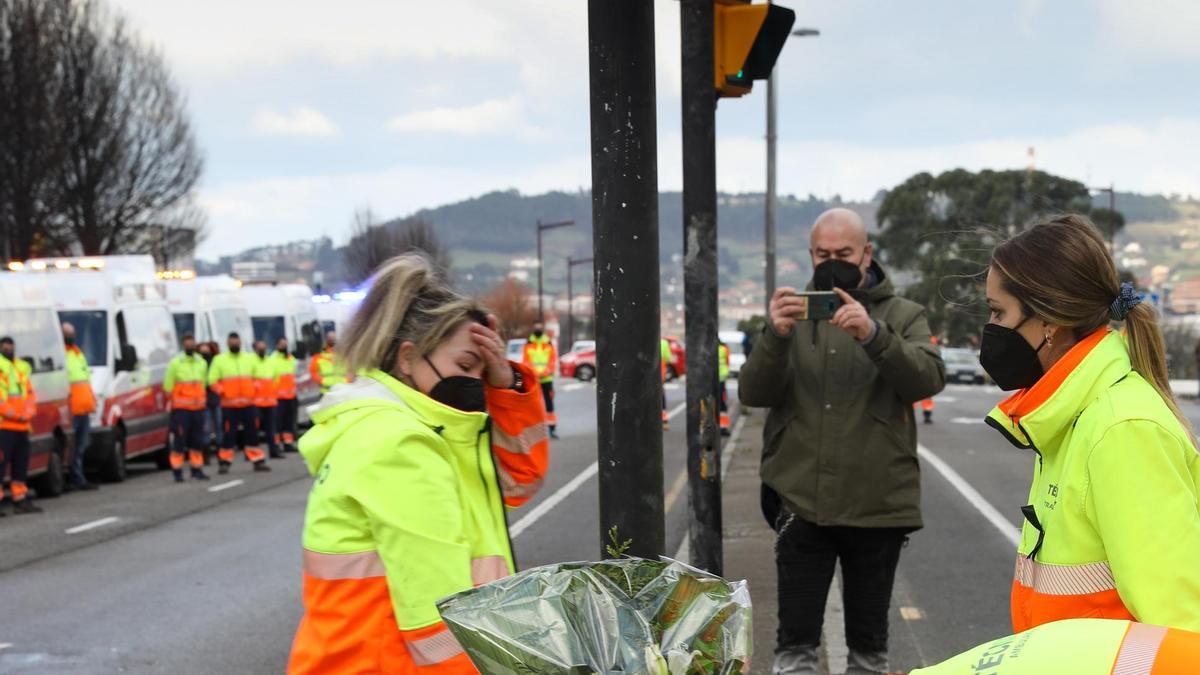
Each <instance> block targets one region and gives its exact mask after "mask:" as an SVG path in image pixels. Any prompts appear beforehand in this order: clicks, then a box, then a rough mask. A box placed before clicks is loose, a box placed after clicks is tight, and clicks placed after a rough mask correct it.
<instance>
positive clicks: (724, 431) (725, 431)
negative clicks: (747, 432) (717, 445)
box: [721, 427, 731, 437]
mask: <svg viewBox="0 0 1200 675" xmlns="http://www.w3.org/2000/svg"><path fill="white" fill-rule="evenodd" d="M730 435H731V434H730V433H729V427H721V436H723V437H729V436H730Z"/></svg>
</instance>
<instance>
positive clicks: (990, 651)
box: [909, 619, 1200, 675]
mask: <svg viewBox="0 0 1200 675" xmlns="http://www.w3.org/2000/svg"><path fill="white" fill-rule="evenodd" d="M1197 664H1200V633H1193V632H1191V631H1186V630H1180V629H1178V628H1166V627H1164V626H1152V625H1150V624H1145V623H1133V622H1131V621H1116V620H1112V619H1070V620H1067V621H1055V622H1054V623H1048V624H1045V625H1042V626H1038V627H1037V628H1033V629H1031V630H1028V631H1025V632H1023V633H1020V634H1017V635H1010V636H1008V637H1003V638H1000V639H998V640H992V641H991V642H989V643H987V644H983V645H980V646H978V647H975V648H974V649H969V650H967V651H965V652H963V653H962V654H959V655H958V656H955V657H954V658H951V659H949V660H947V661H943V662H942V663H940V664H938V665H936V666H930V667H928V668H918V669H917V670H914V671H912V672H911V673H909V675H1046V674H1047V673H1054V674H1056V675H1057V674H1062V675H1193V674H1194V673H1195V672H1196V670H1197Z"/></svg>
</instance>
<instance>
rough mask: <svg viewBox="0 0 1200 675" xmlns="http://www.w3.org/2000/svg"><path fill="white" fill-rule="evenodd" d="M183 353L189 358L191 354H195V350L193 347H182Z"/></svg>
mask: <svg viewBox="0 0 1200 675" xmlns="http://www.w3.org/2000/svg"><path fill="white" fill-rule="evenodd" d="M183 353H184V354H187V355H188V356H191V355H192V354H195V353H196V348H195V347H184V348H183Z"/></svg>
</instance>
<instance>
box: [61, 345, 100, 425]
mask: <svg viewBox="0 0 1200 675" xmlns="http://www.w3.org/2000/svg"><path fill="white" fill-rule="evenodd" d="M67 380H68V381H69V382H70V383H71V391H70V394H68V396H67V402H68V407H69V408H70V410H71V414H72V415H76V416H77V415H90V414H92V413H94V412H96V394H95V392H93V391H92V369H91V368H90V367H89V366H88V362H87V357H86V356H84V354H83V351H82V350H80V349H79V346H78V345H71V346H70V347H67Z"/></svg>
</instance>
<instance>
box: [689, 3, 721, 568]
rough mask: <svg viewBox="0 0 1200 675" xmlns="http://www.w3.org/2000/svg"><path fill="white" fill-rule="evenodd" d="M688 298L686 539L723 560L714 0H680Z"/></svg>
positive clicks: (694, 550)
mask: <svg viewBox="0 0 1200 675" xmlns="http://www.w3.org/2000/svg"><path fill="white" fill-rule="evenodd" d="M679 17H680V31H681V40H682V41H681V47H682V49H681V57H682V68H683V88H682V98H683V247H684V256H683V259H684V263H683V304H684V321H685V328H684V330H685V332H686V334H687V335H686V341H687V346H686V350H687V355H688V373H687V444H688V457H687V469H688V487H689V490H688V501H689V506H690V508H689V509H688V541H689V544H690V554H691V560H690V562H691V564H692V565H694V566H696V567H698V568H700V569H703V570H707V571H708V572H711V573H713V574H716V575H720V574H721V573H722V568H723V567H724V563H723V558H724V556H723V555H722V535H721V443H720V438H721V437H720V434H719V432H718V427H717V398H716V389H717V151H716V117H717V110H716V108H717V105H716V104H717V99H716V92H715V90H714V87H713V2H712V0H682V2H681V3H680V7H679Z"/></svg>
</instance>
